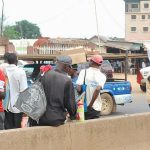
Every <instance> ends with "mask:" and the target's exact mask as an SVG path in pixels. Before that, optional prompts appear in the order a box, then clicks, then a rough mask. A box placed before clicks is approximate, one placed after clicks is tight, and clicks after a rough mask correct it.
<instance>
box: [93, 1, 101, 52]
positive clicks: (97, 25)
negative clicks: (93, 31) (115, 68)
mask: <svg viewBox="0 0 150 150" xmlns="http://www.w3.org/2000/svg"><path fill="white" fill-rule="evenodd" d="M94 6H95V19H96V28H97V37H98V46H99V49H100V42H101V41H100V36H99V24H98V16H97V7H96V0H94ZM100 53H101V49H100Z"/></svg>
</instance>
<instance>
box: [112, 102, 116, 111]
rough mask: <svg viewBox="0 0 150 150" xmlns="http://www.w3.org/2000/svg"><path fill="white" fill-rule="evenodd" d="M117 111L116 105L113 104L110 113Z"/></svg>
mask: <svg viewBox="0 0 150 150" xmlns="http://www.w3.org/2000/svg"><path fill="white" fill-rule="evenodd" d="M116 111H117V105H116V104H113V109H112V112H113V113H114V112H116Z"/></svg>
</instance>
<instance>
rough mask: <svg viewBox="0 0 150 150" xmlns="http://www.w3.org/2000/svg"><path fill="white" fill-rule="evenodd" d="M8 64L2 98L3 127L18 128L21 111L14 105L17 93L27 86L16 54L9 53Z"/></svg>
mask: <svg viewBox="0 0 150 150" xmlns="http://www.w3.org/2000/svg"><path fill="white" fill-rule="evenodd" d="M7 61H8V64H9V66H7V67H6V68H5V70H6V76H7V79H6V80H8V82H7V85H6V96H5V99H4V110H5V111H4V112H5V121H4V126H5V129H13V128H20V127H21V121H22V115H23V114H22V113H21V112H20V111H19V110H18V109H17V108H15V107H14V104H15V102H16V100H17V99H18V96H19V93H20V92H22V91H24V90H25V89H26V88H27V77H26V73H25V71H24V70H23V69H22V68H19V67H17V61H18V60H17V55H16V54H15V53H9V55H8V56H7Z"/></svg>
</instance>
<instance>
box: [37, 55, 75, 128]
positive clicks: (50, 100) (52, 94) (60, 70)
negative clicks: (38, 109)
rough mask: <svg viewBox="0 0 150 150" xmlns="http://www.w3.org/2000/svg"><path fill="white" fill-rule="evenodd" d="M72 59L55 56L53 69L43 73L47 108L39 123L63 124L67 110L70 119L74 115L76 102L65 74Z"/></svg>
mask: <svg viewBox="0 0 150 150" xmlns="http://www.w3.org/2000/svg"><path fill="white" fill-rule="evenodd" d="M71 64H72V59H71V58H70V57H69V56H59V57H58V58H57V63H56V69H55V71H53V70H51V71H48V72H47V73H45V75H44V77H43V78H42V84H43V87H44V91H45V95H46V98H47V109H46V112H45V113H44V115H43V116H42V117H41V118H40V120H39V125H50V126H59V125H62V124H64V122H65V120H66V115H67V112H68V113H69V115H70V119H73V118H75V116H76V104H75V95H74V89H73V84H72V82H71V79H70V78H69V77H68V76H67V73H68V72H69V68H70V67H71Z"/></svg>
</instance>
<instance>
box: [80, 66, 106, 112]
mask: <svg viewBox="0 0 150 150" xmlns="http://www.w3.org/2000/svg"><path fill="white" fill-rule="evenodd" d="M84 76H85V69H84V70H81V72H80V74H79V77H78V80H77V84H78V85H82V84H83V83H84ZM105 82H106V76H105V75H104V74H103V73H102V72H100V69H97V68H93V67H90V68H88V69H86V77H85V84H86V85H87V88H86V99H87V105H89V104H90V102H91V100H92V96H93V93H94V91H95V89H96V87H97V86H102V88H103V86H104V84H105ZM92 107H93V109H95V110H96V111H101V107H102V101H101V97H100V94H99V96H98V98H97V99H96V100H95V102H94V104H93V106H92Z"/></svg>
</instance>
